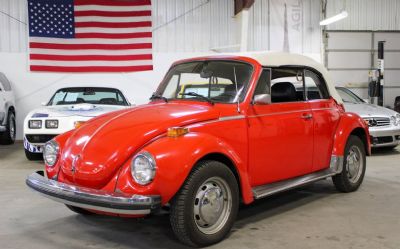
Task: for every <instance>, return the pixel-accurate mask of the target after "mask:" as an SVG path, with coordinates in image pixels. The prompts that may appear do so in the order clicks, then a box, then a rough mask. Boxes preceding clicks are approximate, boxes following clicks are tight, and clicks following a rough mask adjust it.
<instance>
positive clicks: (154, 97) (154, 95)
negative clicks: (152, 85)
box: [150, 93, 168, 103]
mask: <svg viewBox="0 0 400 249" xmlns="http://www.w3.org/2000/svg"><path fill="white" fill-rule="evenodd" d="M153 99H162V100H164V101H165V103H168V99H167V98H166V97H164V96H161V95H160V94H156V93H153V94H152V95H151V97H150V100H153Z"/></svg>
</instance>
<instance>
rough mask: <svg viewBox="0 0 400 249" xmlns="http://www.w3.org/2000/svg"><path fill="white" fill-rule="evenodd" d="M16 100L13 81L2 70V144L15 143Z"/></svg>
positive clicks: (0, 127)
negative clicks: (12, 86) (12, 85)
mask: <svg viewBox="0 0 400 249" xmlns="http://www.w3.org/2000/svg"><path fill="white" fill-rule="evenodd" d="M15 114H16V113H15V100H14V94H13V91H12V88H11V83H10V81H9V80H8V79H7V77H6V76H5V75H4V74H3V73H1V72H0V144H13V143H14V142H15V136H16V122H15Z"/></svg>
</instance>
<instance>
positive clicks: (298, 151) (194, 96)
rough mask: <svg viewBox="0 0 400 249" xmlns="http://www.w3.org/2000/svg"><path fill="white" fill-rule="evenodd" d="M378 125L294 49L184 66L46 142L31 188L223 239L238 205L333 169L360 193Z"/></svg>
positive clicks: (207, 240)
mask: <svg viewBox="0 0 400 249" xmlns="http://www.w3.org/2000/svg"><path fill="white" fill-rule="evenodd" d="M368 138H369V134H368V127H367V125H366V124H365V122H364V121H363V120H362V119H361V118H360V117H359V116H357V115H356V114H353V113H346V112H345V111H344V109H343V106H342V100H341V98H340V97H339V96H338V94H337V92H336V90H335V88H334V86H333V85H332V83H331V80H330V77H329V75H328V72H327V71H326V70H325V68H324V67H323V66H321V65H320V64H318V63H316V62H314V61H313V60H311V59H309V58H307V57H304V56H301V55H293V54H285V53H262V54H248V55H237V56H211V57H202V58H193V59H188V60H183V61H179V62H177V63H175V64H174V65H173V66H172V67H171V69H170V70H169V71H168V73H167V75H166V76H165V78H164V79H163V81H162V82H161V84H160V86H159V87H158V89H157V91H156V92H155V93H154V94H153V96H152V97H151V101H150V103H149V104H146V105H142V106H137V107H134V108H130V109H126V110H121V111H116V112H112V113H110V114H105V115H102V116H99V117H97V118H94V119H92V120H91V121H89V122H87V123H85V124H84V125H82V126H81V127H79V128H78V129H75V130H73V131H70V132H67V133H64V134H62V135H60V136H57V137H56V138H54V139H53V140H51V141H50V142H48V143H47V144H46V145H45V148H44V160H45V163H46V170H45V173H44V172H37V173H33V174H31V175H30V176H28V178H27V180H26V183H27V185H28V186H29V187H30V188H32V189H34V190H36V191H37V192H40V193H41V194H43V195H44V196H46V197H48V198H51V199H53V200H55V201H58V202H61V203H64V204H66V205H67V207H69V208H70V209H71V210H72V211H75V212H77V213H80V214H88V213H99V214H107V215H119V216H127V217H141V216H145V215H148V214H150V213H153V212H157V211H158V210H160V209H161V208H163V207H167V208H169V209H170V220H171V225H172V229H173V231H174V232H175V234H176V235H177V237H178V238H179V239H180V240H181V241H182V242H184V243H186V244H188V245H192V246H206V245H210V244H213V243H216V242H218V241H220V240H222V239H223V238H224V237H225V236H226V235H227V234H228V233H229V231H230V229H231V227H232V225H233V224H234V222H235V217H236V214H237V212H238V207H239V203H240V202H243V203H245V204H249V203H252V202H253V201H254V200H255V199H259V198H264V197H267V196H270V195H272V194H275V193H278V192H282V191H285V190H288V189H292V188H295V187H297V186H301V185H304V184H307V183H311V182H314V181H318V180H321V179H325V178H327V177H332V179H333V183H334V184H335V186H336V188H337V189H338V190H339V191H341V192H352V191H355V190H357V189H358V187H359V186H360V184H361V183H362V181H363V178H364V173H365V168H366V154H369V153H370V142H369V139H368Z"/></svg>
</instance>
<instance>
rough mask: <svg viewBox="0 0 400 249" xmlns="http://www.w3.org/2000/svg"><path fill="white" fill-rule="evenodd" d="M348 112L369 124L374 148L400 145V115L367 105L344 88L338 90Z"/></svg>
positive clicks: (383, 108) (380, 107)
mask: <svg viewBox="0 0 400 249" xmlns="http://www.w3.org/2000/svg"><path fill="white" fill-rule="evenodd" d="M336 89H337V91H338V93H339V95H340V96H341V97H342V99H343V102H344V107H345V109H346V111H348V112H354V113H357V114H358V115H360V116H361V117H362V118H363V119H364V120H365V121H367V122H368V126H369V133H370V135H371V145H372V147H386V148H389V149H392V148H395V147H396V146H397V145H398V144H399V143H400V113H398V112H395V111H393V110H390V109H388V108H385V107H382V106H378V105H372V104H368V103H366V102H365V101H364V100H362V99H361V98H360V97H358V96H357V95H356V94H355V93H353V92H352V91H350V90H349V89H347V88H344V87H337V88H336Z"/></svg>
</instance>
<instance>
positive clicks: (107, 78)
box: [0, 53, 202, 139]
mask: <svg viewBox="0 0 400 249" xmlns="http://www.w3.org/2000/svg"><path fill="white" fill-rule="evenodd" d="M200 55H202V54H201V53H156V54H154V70H153V71H148V72H137V73H113V74H111V73H103V74H99V73H91V74H87V73H86V74H62V73H37V72H30V71H29V70H28V65H27V63H28V60H27V58H26V57H27V54H26V53H0V71H1V72H3V73H5V75H6V76H7V77H8V78H9V80H10V81H11V83H12V84H13V90H14V94H15V99H16V109H17V124H18V125H17V139H22V123H23V120H24V118H25V116H26V114H27V113H28V112H29V111H31V110H32V109H34V108H37V107H40V105H41V103H42V102H44V101H48V100H49V99H50V97H51V96H52V95H53V94H54V92H55V91H56V90H57V89H59V88H62V87H73V86H109V87H110V86H111V87H112V86H114V87H116V88H118V89H120V90H121V91H123V93H124V94H125V95H126V97H127V98H128V100H129V101H130V102H134V103H136V104H144V103H147V102H148V99H149V97H150V96H151V94H152V93H153V92H154V91H155V89H156V87H157V86H158V84H159V82H160V81H161V79H162V77H163V76H164V74H165V72H166V71H167V70H168V68H169V67H170V65H171V64H172V63H173V62H174V61H176V60H179V59H183V58H187V57H193V56H200Z"/></svg>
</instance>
